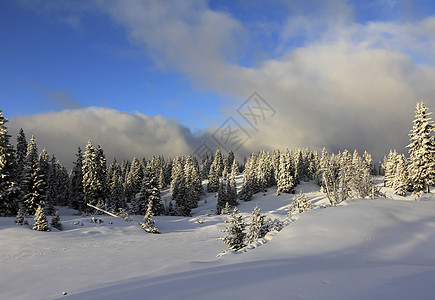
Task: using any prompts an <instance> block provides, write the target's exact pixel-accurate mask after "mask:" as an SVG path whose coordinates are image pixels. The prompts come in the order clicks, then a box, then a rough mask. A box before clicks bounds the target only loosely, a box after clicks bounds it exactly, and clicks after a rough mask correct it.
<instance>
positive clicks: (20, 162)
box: [17, 128, 27, 186]
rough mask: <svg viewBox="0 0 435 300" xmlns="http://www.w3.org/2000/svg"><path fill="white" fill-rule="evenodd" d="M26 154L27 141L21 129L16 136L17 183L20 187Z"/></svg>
mask: <svg viewBox="0 0 435 300" xmlns="http://www.w3.org/2000/svg"><path fill="white" fill-rule="evenodd" d="M26 154H27V140H26V135H25V134H24V131H23V128H21V129H20V132H19V134H18V136H17V170H18V176H17V181H18V182H19V183H20V185H21V186H22V182H23V178H24V170H25V169H26Z"/></svg>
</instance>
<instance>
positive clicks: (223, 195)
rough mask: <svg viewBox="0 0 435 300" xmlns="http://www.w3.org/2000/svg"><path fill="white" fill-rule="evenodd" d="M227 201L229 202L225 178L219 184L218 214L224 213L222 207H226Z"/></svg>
mask: <svg viewBox="0 0 435 300" xmlns="http://www.w3.org/2000/svg"><path fill="white" fill-rule="evenodd" d="M226 203H228V195H227V191H226V189H225V183H224V181H223V180H221V181H220V184H219V190H218V199H217V204H216V214H218V215H220V214H221V213H222V209H223V208H224V207H225V205H226Z"/></svg>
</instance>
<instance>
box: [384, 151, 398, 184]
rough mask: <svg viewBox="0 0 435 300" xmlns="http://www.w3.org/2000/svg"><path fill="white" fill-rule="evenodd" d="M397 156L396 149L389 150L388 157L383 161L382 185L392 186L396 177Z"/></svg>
mask: <svg viewBox="0 0 435 300" xmlns="http://www.w3.org/2000/svg"><path fill="white" fill-rule="evenodd" d="M398 157H399V155H398V154H397V152H396V150H390V153H389V154H388V159H387V161H386V162H385V177H384V185H385V186H386V187H393V184H394V178H395V177H396V169H397V163H398Z"/></svg>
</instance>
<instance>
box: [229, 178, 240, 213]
mask: <svg viewBox="0 0 435 300" xmlns="http://www.w3.org/2000/svg"><path fill="white" fill-rule="evenodd" d="M227 199H228V202H229V204H230V205H231V206H232V207H234V206H237V205H238V202H237V186H236V178H235V176H231V179H230V180H229V181H227Z"/></svg>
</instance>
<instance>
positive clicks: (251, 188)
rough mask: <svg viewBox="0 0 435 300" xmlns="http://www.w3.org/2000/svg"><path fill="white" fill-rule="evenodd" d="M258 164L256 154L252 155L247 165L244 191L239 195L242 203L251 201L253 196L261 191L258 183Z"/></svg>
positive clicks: (243, 185) (243, 184)
mask: <svg viewBox="0 0 435 300" xmlns="http://www.w3.org/2000/svg"><path fill="white" fill-rule="evenodd" d="M256 162H257V157H256V155H255V153H252V154H251V156H250V157H249V158H248V160H247V161H246V163H245V170H244V175H243V183H242V189H241V191H240V194H239V199H240V200H241V201H251V199H252V195H253V194H255V193H257V192H258V191H259V189H258V185H257V181H256V179H257V177H256V169H257V168H256Z"/></svg>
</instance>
